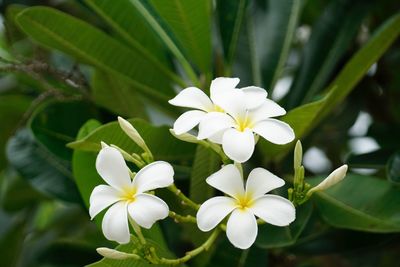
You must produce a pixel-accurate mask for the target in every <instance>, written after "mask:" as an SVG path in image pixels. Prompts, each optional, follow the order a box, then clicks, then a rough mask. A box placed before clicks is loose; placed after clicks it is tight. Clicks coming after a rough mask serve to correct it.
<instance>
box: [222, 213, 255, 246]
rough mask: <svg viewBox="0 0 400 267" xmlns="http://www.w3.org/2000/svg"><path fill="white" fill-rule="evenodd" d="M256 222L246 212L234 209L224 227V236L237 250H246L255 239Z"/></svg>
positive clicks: (252, 216)
mask: <svg viewBox="0 0 400 267" xmlns="http://www.w3.org/2000/svg"><path fill="white" fill-rule="evenodd" d="M257 232H258V228H257V221H256V218H255V217H254V215H253V214H252V213H251V212H249V211H248V210H243V209H236V210H234V211H233V212H232V214H231V216H230V217H229V219H228V223H227V225H226V236H227V237H228V239H229V241H230V242H231V243H232V244H233V245H234V246H235V247H237V248H240V249H247V248H249V247H250V246H251V245H253V243H254V241H255V240H256V237H257Z"/></svg>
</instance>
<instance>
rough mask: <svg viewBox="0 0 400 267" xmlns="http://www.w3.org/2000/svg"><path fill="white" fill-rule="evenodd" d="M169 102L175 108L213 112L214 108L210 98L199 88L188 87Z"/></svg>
mask: <svg viewBox="0 0 400 267" xmlns="http://www.w3.org/2000/svg"><path fill="white" fill-rule="evenodd" d="M168 102H169V103H170V104H171V105H174V106H178V107H187V108H194V109H200V110H204V111H209V110H212V109H213V107H214V105H213V103H212V102H211V100H210V98H209V97H208V96H207V95H206V94H205V93H204V92H203V91H201V90H200V89H199V88H197V87H188V88H186V89H183V90H182V91H180V92H179V94H178V95H177V96H175V97H174V98H173V99H171V100H169V101H168Z"/></svg>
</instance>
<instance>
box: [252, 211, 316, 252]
mask: <svg viewBox="0 0 400 267" xmlns="http://www.w3.org/2000/svg"><path fill="white" fill-rule="evenodd" d="M312 211H313V206H312V204H311V203H307V204H305V205H302V206H300V207H298V208H296V220H295V221H294V222H293V223H292V224H291V225H290V226H287V227H277V226H273V225H271V224H263V225H259V232H258V236H257V240H256V245H257V246H259V247H261V248H278V247H286V246H291V245H293V244H295V243H296V240H297V239H298V238H299V236H300V234H301V233H302V232H303V230H304V228H305V227H306V225H307V223H308V221H309V220H310V217H311V214H312Z"/></svg>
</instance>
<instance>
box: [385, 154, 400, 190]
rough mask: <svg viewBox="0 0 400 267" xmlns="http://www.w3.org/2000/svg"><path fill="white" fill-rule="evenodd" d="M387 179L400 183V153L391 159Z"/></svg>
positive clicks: (388, 164)
mask: <svg viewBox="0 0 400 267" xmlns="http://www.w3.org/2000/svg"><path fill="white" fill-rule="evenodd" d="M387 177H388V179H389V181H391V182H393V183H397V184H398V183H400V152H397V153H395V154H393V155H392V156H391V157H390V159H389V162H388V163H387Z"/></svg>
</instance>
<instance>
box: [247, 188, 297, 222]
mask: <svg viewBox="0 0 400 267" xmlns="http://www.w3.org/2000/svg"><path fill="white" fill-rule="evenodd" d="M250 209H251V211H252V212H253V213H254V214H255V215H256V216H257V217H259V218H261V219H263V220H264V221H266V222H267V223H270V224H272V225H276V226H287V225H289V224H290V223H291V222H293V221H294V219H295V218H296V209H295V207H294V206H293V204H292V202H290V201H289V200H287V199H286V198H283V197H281V196H274V195H265V196H263V197H260V198H258V199H257V200H256V201H255V202H254V203H253V205H252V206H251V208H250Z"/></svg>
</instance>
